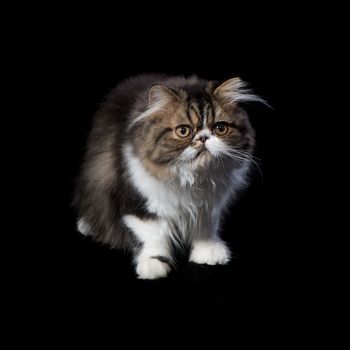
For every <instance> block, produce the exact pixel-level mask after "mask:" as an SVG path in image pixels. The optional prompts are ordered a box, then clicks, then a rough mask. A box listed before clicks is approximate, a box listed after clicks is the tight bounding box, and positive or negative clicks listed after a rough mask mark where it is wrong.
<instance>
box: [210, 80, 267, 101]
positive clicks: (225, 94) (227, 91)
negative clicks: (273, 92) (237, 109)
mask: <svg viewBox="0 0 350 350" xmlns="http://www.w3.org/2000/svg"><path fill="white" fill-rule="evenodd" d="M213 94H214V96H215V97H216V98H217V99H218V100H220V101H223V102H224V103H226V104H229V105H234V104H237V103H239V102H251V101H256V102H261V103H264V104H267V103H266V102H265V101H264V99H262V98H261V97H260V96H258V95H256V94H254V93H253V92H252V91H251V90H250V89H249V88H248V87H247V83H245V82H244V81H242V80H241V79H240V78H232V79H229V80H226V81H224V82H223V83H221V84H220V85H219V86H216V87H215V88H214V91H213Z"/></svg>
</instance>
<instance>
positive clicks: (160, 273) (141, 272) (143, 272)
mask: <svg viewBox="0 0 350 350" xmlns="http://www.w3.org/2000/svg"><path fill="white" fill-rule="evenodd" d="M169 271H170V266H169V265H168V264H167V263H164V262H161V261H159V260H158V259H154V258H146V259H140V260H139V261H138V262H137V266H136V273H137V276H138V278H139V279H147V280H154V279H157V278H162V277H166V276H167V275H168V273H169Z"/></svg>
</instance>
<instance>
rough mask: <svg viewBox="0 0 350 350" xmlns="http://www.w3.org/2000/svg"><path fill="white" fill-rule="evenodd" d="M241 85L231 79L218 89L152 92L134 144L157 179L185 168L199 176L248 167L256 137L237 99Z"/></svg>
mask: <svg viewBox="0 0 350 350" xmlns="http://www.w3.org/2000/svg"><path fill="white" fill-rule="evenodd" d="M238 82H240V80H238V79H231V80H229V81H227V82H225V83H223V84H221V85H220V86H219V87H217V88H213V87H212V85H211V84H210V83H208V84H207V86H203V87H201V88H198V87H197V88H196V89H193V90H192V91H188V90H187V91H186V90H185V89H184V90H179V89H177V90H174V89H169V88H167V87H165V86H160V85H156V86H154V87H152V89H151V90H150V93H149V104H150V109H149V110H147V111H146V112H145V114H144V115H142V116H141V118H140V121H139V122H138V127H137V130H136V132H135V143H134V144H135V146H136V150H137V153H138V155H139V157H140V159H142V160H143V162H144V165H145V166H146V168H147V169H148V170H149V171H150V172H151V173H152V174H153V175H155V176H157V177H158V178H166V177H168V175H169V174H170V173H174V171H175V172H176V169H179V168H181V167H187V168H190V169H192V170H193V171H194V172H195V171H198V170H200V169H204V170H205V169H208V168H210V167H211V166H214V165H215V166H226V167H227V166H230V167H231V168H233V167H237V168H238V167H241V166H243V164H244V163H245V162H247V161H249V159H250V157H251V153H252V150H253V147H254V131H253V129H252V127H251V125H250V123H249V120H248V117H247V115H246V113H245V112H244V110H243V109H241V108H240V107H239V106H238V104H237V102H238V101H236V100H235V99H234V97H235V96H234V92H233V91H232V89H234V88H235V86H234V85H235V84H237V83H238ZM237 96H238V95H237V94H236V97H237ZM152 108H153V110H152Z"/></svg>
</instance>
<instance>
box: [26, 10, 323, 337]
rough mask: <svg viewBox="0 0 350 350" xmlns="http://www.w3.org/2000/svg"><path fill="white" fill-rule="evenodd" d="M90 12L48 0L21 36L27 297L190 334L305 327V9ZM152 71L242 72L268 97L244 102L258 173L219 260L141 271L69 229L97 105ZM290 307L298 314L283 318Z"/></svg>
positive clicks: (308, 120) (69, 316) (309, 90)
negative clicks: (27, 136)
mask: <svg viewBox="0 0 350 350" xmlns="http://www.w3.org/2000/svg"><path fill="white" fill-rule="evenodd" d="M164 6H165V5H164ZM248 7H249V6H248ZM94 10H95V9H94V8H90V9H89V11H88V12H87V11H86V8H80V9H77V10H76V9H74V10H73V9H64V10H62V9H50V10H48V11H47V14H46V16H44V17H43V18H40V21H34V20H33V21H32V23H31V30H30V32H27V33H26V32H25V31H23V33H22V35H23V37H24V38H25V40H24V45H23V47H22V52H25V53H26V54H27V59H26V60H22V62H21V65H22V68H23V67H24V69H25V70H26V73H29V75H30V78H29V79H30V81H31V82H32V84H28V83H26V82H25V86H26V89H27V90H29V91H30V90H32V91H30V92H33V93H34V98H32V99H31V105H32V106H33V107H34V109H33V118H32V119H31V120H30V124H31V127H32V128H33V129H35V132H33V133H31V135H39V136H35V137H32V138H34V141H35V142H32V145H33V146H34V149H33V151H34V152H33V151H32V149H31V154H33V153H35V158H36V160H37V162H36V163H33V159H32V158H27V159H26V160H27V161H28V164H26V165H27V168H28V169H29V170H30V172H31V173H32V171H31V169H32V167H36V166H37V165H38V169H40V171H39V172H33V173H35V174H34V176H33V177H34V178H35V184H37V185H35V186H32V188H31V189H33V190H34V191H33V192H34V194H33V196H34V197H35V199H36V200H37V201H38V202H39V208H36V209H35V215H33V216H32V218H33V217H34V218H35V219H39V220H38V221H39V223H36V225H37V226H36V227H37V234H36V235H35V245H36V247H35V250H34V249H33V250H32V251H31V252H33V254H32V255H33V256H32V258H34V259H33V260H35V263H36V264H35V267H34V268H33V269H31V270H30V272H28V273H26V281H28V282H27V283H29V285H30V286H32V285H33V291H34V290H35V293H33V294H35V296H36V298H38V299H39V300H41V301H44V305H46V306H47V310H49V314H50V315H52V314H55V312H54V311H52V312H51V310H56V311H57V310H59V311H62V310H65V312H66V322H68V321H70V322H72V323H73V324H83V325H84V326H86V325H87V327H92V328H93V326H92V325H91V322H92V316H91V315H92V313H93V312H96V311H97V312H98V313H104V312H106V313H108V314H109V316H111V317H112V318H113V320H114V321H113V322H115V323H118V324H123V326H125V327H126V328H128V327H129V326H130V328H132V327H135V322H136V325H137V326H140V328H142V327H143V328H146V329H148V327H150V328H152V326H153V325H154V324H157V327H161V328H162V329H163V328H164V329H167V330H168V331H171V327H176V331H177V332H180V333H181V332H184V334H187V333H191V332H192V331H193V329H196V330H197V329H198V330H203V329H204V330H206V331H208V332H209V331H210V330H214V329H215V330H218V331H219V332H220V331H222V332H223V333H225V334H226V335H230V334H231V333H230V332H231V331H233V330H234V329H235V328H236V327H238V326H239V325H245V326H248V327H247V328H249V327H250V326H256V327H255V329H261V330H262V329H264V330H266V331H267V333H266V334H269V335H272V336H273V335H274V334H275V333H281V332H283V333H284V332H286V333H288V334H289V335H290V336H291V333H293V332H294V331H295V332H297V329H298V330H299V331H300V330H304V331H305V332H307V320H308V317H309V315H310V314H309V312H310V313H311V309H310V310H309V307H310V305H309V301H310V299H309V297H310V295H309V287H310V285H312V284H313V279H315V278H316V277H315V276H316V274H317V273H316V271H315V270H314V265H313V263H311V264H310V261H309V259H308V258H307V257H308V255H309V254H310V246H311V242H313V238H314V232H313V231H312V230H310V229H309V228H310V226H311V225H310V216H311V213H310V210H309V209H310V205H311V201H312V200H314V199H315V198H314V187H315V183H316V180H317V179H316V178H315V177H314V176H313V175H312V174H311V173H310V172H309V169H311V168H312V167H313V165H314V164H313V163H314V162H315V161H316V159H315V157H312V155H313V154H314V153H313V148H314V141H312V132H313V131H315V130H316V128H317V124H318V123H316V122H315V121H316V117H317V116H316V115H315V114H314V113H310V109H311V107H312V105H313V104H314V103H315V100H314V98H315V96H314V95H313V91H314V90H313V89H314V87H315V85H317V83H316V80H315V76H314V74H315V69H314V53H315V51H316V46H317V43H318V39H319V37H318V35H316V34H315V32H314V30H313V29H312V26H311V28H310V23H312V17H311V16H312V15H311V14H310V13H307V12H303V11H299V10H296V9H294V10H293V9H279V8H277V9H275V10H274V11H267V12H260V13H259V9H258V11H257V12H255V13H254V14H253V13H252V10H251V9H245V10H241V9H236V10H235V11H232V10H231V11H230V10H229V9H228V8H220V7H219V5H218V6H215V7H211V8H206V9H205V11H204V12H203V11H198V9H197V10H191V11H190V10H189V8H188V7H186V6H182V5H181V6H180V5H179V4H177V5H176V4H173V5H171V6H170V5H169V7H167V8H165V9H163V11H162V13H161V14H159V15H155V14H154V13H153V15H152V16H151V15H149V14H148V13H149V12H147V14H146V12H145V13H143V9H141V8H137V9H134V10H133V11H131V10H115V11H114V10H113V11H112V10H110V11H109V10H107V9H104V10H103V11H102V12H100V11H96V12H95V11H94ZM201 10H203V9H201ZM135 11H136V12H135ZM148 11H150V12H152V10H151V9H149V8H148ZM276 11H277V12H276ZM122 21H125V22H122ZM146 72H161V73H168V74H184V75H189V74H197V75H199V76H201V77H204V78H207V79H213V80H223V79H227V78H230V77H233V76H240V77H241V78H242V79H243V80H245V81H247V82H249V83H250V84H251V86H252V87H253V88H254V90H255V92H257V93H258V94H259V95H261V96H262V97H263V98H265V99H266V100H267V101H268V103H269V104H270V105H271V106H272V109H269V108H266V107H263V106H259V105H252V106H249V107H247V108H248V111H249V112H250V116H251V119H252V123H253V126H254V127H255V129H256V132H257V149H256V157H258V158H259V162H258V163H259V165H260V168H261V172H260V171H258V170H257V169H256V171H255V172H254V176H253V177H252V183H251V186H250V188H249V189H248V190H247V191H246V192H245V193H243V194H242V196H241V198H240V200H239V201H238V202H237V203H236V205H235V206H234V207H233V208H232V210H231V212H230V214H229V215H228V216H227V218H226V220H225V224H224V229H223V237H224V239H225V240H226V241H227V242H229V245H230V247H231V248H232V250H233V252H234V259H233V260H232V261H231V263H230V264H229V265H227V266H215V267H210V266H197V265H194V264H188V263H186V262H185V261H183V262H179V266H178V269H177V270H175V271H173V272H172V273H171V275H170V276H169V277H168V278H166V279H162V280H158V281H141V280H137V279H136V276H135V274H134V272H133V268H132V266H131V264H130V257H128V256H125V255H123V254H121V253H119V252H116V251H111V250H109V249H108V248H106V247H103V246H101V245H99V244H96V243H94V242H91V241H90V240H89V239H87V238H84V237H82V236H80V235H79V234H78V233H77V232H76V229H75V217H74V213H73V212H72V210H71V208H70V201H71V199H72V189H73V181H74V178H75V176H76V175H77V172H78V169H79V165H80V161H81V157H82V155H83V151H84V144H85V140H86V136H87V133H88V130H89V127H90V123H91V120H92V116H93V114H94V112H95V111H96V109H97V108H98V104H99V103H100V102H102V99H103V96H104V95H105V94H106V93H108V91H109V90H110V89H111V88H113V87H114V85H115V84H117V83H118V82H119V81H121V80H122V79H124V78H126V77H129V76H130V75H134V74H138V73H146ZM29 91H28V93H29ZM318 122H319V121H318ZM310 135H311V136H310ZM32 141H33V140H32ZM34 164H35V165H34ZM33 173H32V175H33ZM27 205H28V207H29V208H28V209H27V211H28V212H31V208H30V207H31V203H30V201H29V200H28V203H27ZM34 251H35V252H39V253H38V254H36V253H34ZM37 272H39V275H38V274H37ZM37 277H38V280H39V281H38V285H40V286H41V287H40V288H38V289H39V290H37V288H35V283H34V281H37V280H36V278H37ZM30 300H31V299H30V298H29V303H30ZM61 307H62V308H63V309H61ZM292 315H293V316H296V319H297V321H296V323H293V327H292V328H290V321H288V320H289V319H290V318H291V317H292ZM78 319H79V321H78ZM98 319H99V320H100V321H99V322H102V321H101V319H103V316H101V318H98ZM94 320H95V321H94V322H93V323H92V324H93V325H94V326H95V325H96V323H99V322H96V319H94ZM75 322H76V323H75ZM81 322H82V323H81ZM154 322H156V323H154ZM112 324H113V323H112ZM140 324H141V325H140ZM292 338H293V336H291V338H290V339H292Z"/></svg>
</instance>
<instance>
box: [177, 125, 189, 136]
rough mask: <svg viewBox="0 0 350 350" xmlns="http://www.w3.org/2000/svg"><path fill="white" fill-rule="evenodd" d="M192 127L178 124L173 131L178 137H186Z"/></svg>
mask: <svg viewBox="0 0 350 350" xmlns="http://www.w3.org/2000/svg"><path fill="white" fill-rule="evenodd" d="M191 131H192V129H191V128H190V127H189V126H188V125H180V126H178V127H177V128H176V129H175V133H176V135H177V136H179V137H187V136H189V135H190V134H191Z"/></svg>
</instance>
